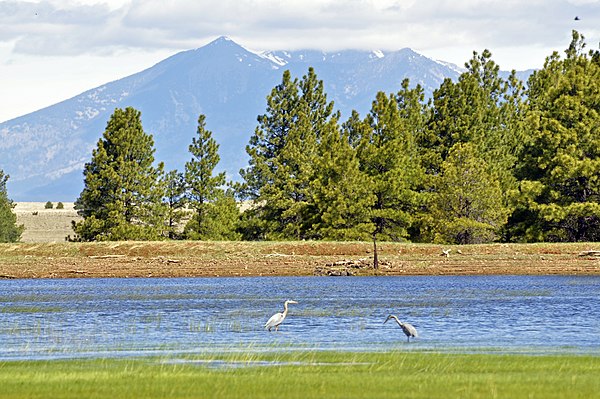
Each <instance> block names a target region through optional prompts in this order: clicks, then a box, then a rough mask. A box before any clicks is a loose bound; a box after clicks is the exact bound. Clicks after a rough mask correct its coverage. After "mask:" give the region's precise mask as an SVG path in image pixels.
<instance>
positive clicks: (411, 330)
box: [383, 315, 419, 342]
mask: <svg viewBox="0 0 600 399" xmlns="http://www.w3.org/2000/svg"><path fill="white" fill-rule="evenodd" d="M389 319H394V320H396V323H398V325H399V326H400V328H401V329H402V331H403V332H404V334H405V335H406V339H407V342H410V337H414V338H418V337H419V334H418V333H417V329H416V328H415V327H414V326H413V325H412V324H408V323H402V322H401V321H400V320H398V318H397V317H396V316H394V315H389V316H388V317H387V319H385V321H384V322H383V324H385V323H387V322H388V320H389Z"/></svg>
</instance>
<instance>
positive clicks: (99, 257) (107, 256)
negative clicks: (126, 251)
mask: <svg viewBox="0 0 600 399" xmlns="http://www.w3.org/2000/svg"><path fill="white" fill-rule="evenodd" d="M125 256H127V255H91V256H90V258H92V259H111V258H124V257H125Z"/></svg>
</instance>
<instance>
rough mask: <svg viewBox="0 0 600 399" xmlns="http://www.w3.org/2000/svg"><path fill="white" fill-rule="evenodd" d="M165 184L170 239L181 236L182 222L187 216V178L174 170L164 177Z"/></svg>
mask: <svg viewBox="0 0 600 399" xmlns="http://www.w3.org/2000/svg"><path fill="white" fill-rule="evenodd" d="M163 184H164V186H165V199H164V201H165V205H166V225H167V235H168V237H169V238H170V239H172V240H173V239H179V238H181V236H182V235H181V229H180V223H181V221H182V220H183V218H184V217H185V216H186V214H187V211H186V209H185V207H186V205H187V199H186V197H185V189H186V186H185V178H184V176H183V173H180V172H178V171H177V170H172V171H170V172H169V173H167V174H166V175H165V176H164V178H163Z"/></svg>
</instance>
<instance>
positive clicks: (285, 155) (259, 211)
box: [240, 68, 334, 239]
mask: <svg viewBox="0 0 600 399" xmlns="http://www.w3.org/2000/svg"><path fill="white" fill-rule="evenodd" d="M333 116H334V115H333V103H328V102H327V97H326V95H325V93H324V89H323V82H322V81H319V80H318V79H317V77H316V74H315V72H314V70H313V69H312V68H310V69H309V71H308V74H307V75H305V76H303V78H302V80H301V81H298V80H297V79H293V80H292V77H291V74H290V72H289V71H285V72H284V74H283V78H282V82H281V83H280V84H279V85H277V86H276V87H275V88H274V89H273V90H272V91H271V94H270V95H269V96H268V97H267V113H266V114H264V115H261V116H259V117H258V122H259V126H258V127H257V128H256V130H255V133H254V135H253V136H252V137H251V139H250V144H249V145H248V146H247V152H248V155H249V156H250V161H249V165H250V166H249V167H248V168H247V169H245V170H242V171H240V174H241V175H242V177H243V178H244V184H243V186H242V187H243V189H242V190H241V191H242V194H243V195H244V196H245V197H246V198H249V199H251V200H253V201H254V207H253V208H252V209H251V210H250V211H249V212H247V213H246V216H245V227H244V230H245V231H246V232H252V234H253V235H254V238H259V237H260V238H266V239H304V238H307V237H308V235H309V230H310V219H311V215H310V214H309V212H308V210H309V209H310V207H311V201H312V193H311V181H312V179H313V178H314V165H315V159H316V157H317V146H318V143H319V141H320V137H321V135H322V131H323V129H324V127H325V125H326V124H327V123H328V122H329V121H330V119H331V118H332V117H333Z"/></svg>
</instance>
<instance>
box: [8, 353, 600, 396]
mask: <svg viewBox="0 0 600 399" xmlns="http://www.w3.org/2000/svg"><path fill="white" fill-rule="evenodd" d="M214 365H217V366H218V367H213V366H214ZM599 375H600V358H598V357H590V356H567V355H558V356H525V355H498V354H493V355H490V354H438V353H418V352H411V353H402V352H392V353H330V352H298V353H292V354H270V355H269V354H258V355H257V354H237V355H228V356H225V357H220V358H215V357H212V358H202V359H200V358H186V359H184V360H183V361H181V360H177V361H175V360H174V359H154V358H153V359H116V360H115V359H110V360H107V359H96V360H56V361H26V362H0V398H83V397H86V398H111V399H116V398H163V397H172V398H176V397H177V398H198V397H213V398H214V397H222V398H250V397H252V398H313V397H319V398H353V397H355V398H358V397H361V398H362V397H370V398H400V397H402V398H441V397H444V398H453V397H457V398H458V397H460V398H567V397H568V398H593V397H599V395H600V379H599V378H598V376H599Z"/></svg>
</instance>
